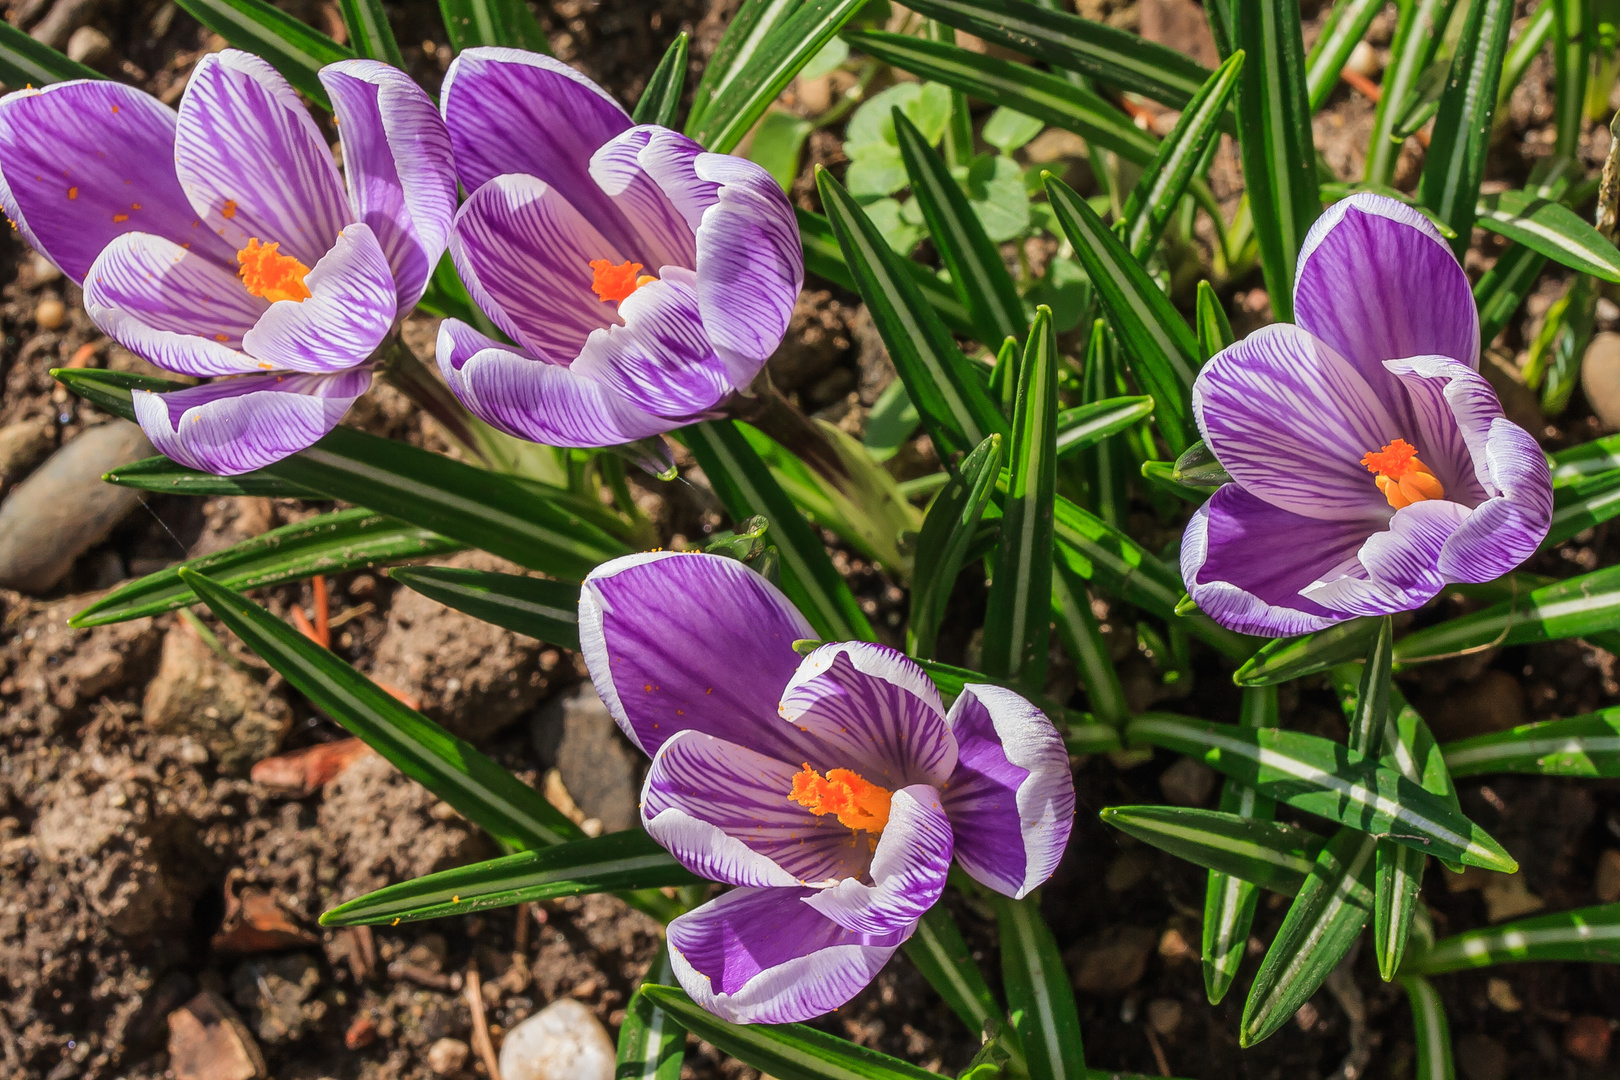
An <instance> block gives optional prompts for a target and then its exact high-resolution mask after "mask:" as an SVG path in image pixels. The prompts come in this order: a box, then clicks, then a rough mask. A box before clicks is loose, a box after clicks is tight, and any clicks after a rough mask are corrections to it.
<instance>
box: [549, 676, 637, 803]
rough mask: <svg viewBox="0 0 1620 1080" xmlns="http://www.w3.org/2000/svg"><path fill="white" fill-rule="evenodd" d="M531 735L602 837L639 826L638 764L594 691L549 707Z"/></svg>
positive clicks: (585, 689) (586, 687)
mask: <svg viewBox="0 0 1620 1080" xmlns="http://www.w3.org/2000/svg"><path fill="white" fill-rule="evenodd" d="M531 733H532V735H533V739H534V746H535V751H536V752H537V753H538V754H539V755H540V756H541V758H542V759H543V760H546V761H551V762H554V763H555V764H556V766H557V772H558V773H559V774H561V778H562V782H563V787H565V788H567V789H568V794H569V795H570V796H572V798H573V800H574V803H575V805H576V806H578V807H579V808H580V810H581V811H583V812H584V814H585V816H586V817H587V818H596V819H598V820H599V821H601V823H602V831H603V832H618V831H619V830H620V829H628V828H630V827H632V826H633V825H635V823H636V807H637V803H638V801H639V795H638V793H639V790H640V789H639V785H638V784H637V782H636V772H637V768H636V767H637V759H636V756H635V755H634V754H632V753H631V752H630V749H629V747H628V746H626V745H625V742H624V740H623V739H622V738H621V737H620V735H619V726H618V724H616V723H615V722H614V720H613V716H612V714H611V713H609V712H608V710H607V706H606V705H604V704H602V699H601V698H600V697H599V696H597V693H596V688H595V687H594V686H592V685H591V684H590V683H584V684H582V685H581V686H579V687H578V688H576V689H575V690H573V691H571V692H570V693H568V694H565V695H563V696H562V697H560V698H558V699H557V700H555V701H552V702H549V703H547V705H546V706H545V707H544V708H543V709H541V710H540V712H539V715H537V716H536V717H535V722H534V727H533V729H532V732H531Z"/></svg>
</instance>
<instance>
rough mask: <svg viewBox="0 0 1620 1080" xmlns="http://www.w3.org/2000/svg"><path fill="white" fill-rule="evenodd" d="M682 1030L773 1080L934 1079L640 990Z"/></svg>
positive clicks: (801, 1031) (813, 1035) (885, 1059)
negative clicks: (721, 1017)
mask: <svg viewBox="0 0 1620 1080" xmlns="http://www.w3.org/2000/svg"><path fill="white" fill-rule="evenodd" d="M641 992H642V993H643V994H645V995H646V996H647V997H648V999H650V1000H651V1001H652V1003H653V1004H655V1005H657V1006H658V1007H659V1008H660V1009H663V1010H664V1011H665V1012H667V1013H669V1014H670V1015H671V1016H673V1017H674V1018H675V1020H676V1022H677V1023H679V1024H680V1025H681V1026H682V1027H684V1028H685V1029H686V1030H688V1031H690V1032H691V1033H692V1034H694V1035H696V1036H697V1037H698V1038H700V1039H703V1040H704V1041H705V1042H708V1043H712V1044H713V1045H714V1046H716V1047H718V1048H719V1049H720V1050H721V1051H723V1052H724V1053H727V1054H730V1055H731V1056H732V1057H734V1058H736V1059H737V1060H738V1061H741V1062H742V1063H743V1064H745V1065H752V1066H753V1067H754V1068H756V1069H758V1070H760V1071H761V1072H765V1073H769V1074H770V1075H772V1076H774V1077H776V1078H777V1080H939V1074H937V1073H931V1072H928V1071H927V1070H926V1069H919V1068H918V1067H917V1066H915V1065H908V1064H907V1063H906V1062H904V1061H901V1060H900V1059H899V1058H895V1057H890V1056H889V1055H888V1054H884V1053H881V1052H879V1051H877V1050H868V1049H867V1048H866V1047H864V1046H858V1045H856V1044H855V1043H852V1042H850V1041H849V1040H848V1039H840V1038H838V1037H837V1036H836V1035H828V1034H827V1033H826V1032H823V1031H817V1030H816V1029H815V1028H813V1027H807V1026H805V1025H804V1024H731V1023H727V1022H726V1021H724V1020H722V1019H720V1018H719V1017H718V1016H716V1015H714V1014H713V1013H711V1012H709V1011H708V1010H706V1009H704V1008H703V1007H702V1006H701V1005H698V1004H697V1003H696V1002H694V1001H693V1000H692V999H691V998H689V997H687V996H686V995H685V994H684V993H683V992H681V991H680V990H679V989H677V988H676V987H673V986H652V985H646V986H643V987H642V988H641Z"/></svg>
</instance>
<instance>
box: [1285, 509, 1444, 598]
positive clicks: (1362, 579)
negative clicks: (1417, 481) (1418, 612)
mask: <svg viewBox="0 0 1620 1080" xmlns="http://www.w3.org/2000/svg"><path fill="white" fill-rule="evenodd" d="M1472 513H1473V511H1471V510H1469V509H1468V508H1467V507H1465V506H1462V505H1460V504H1458V503H1454V502H1451V501H1449V500H1447V499H1427V500H1425V501H1423V502H1419V503H1413V504H1412V505H1410V506H1406V507H1403V508H1402V509H1400V510H1397V511H1395V516H1394V517H1392V518H1390V521H1389V528H1387V529H1382V530H1380V531H1378V532H1375V533H1373V534H1372V535H1371V536H1369V537H1368V538H1367V542H1366V543H1365V544H1363V545H1361V550H1360V551H1358V552H1356V559H1355V563H1354V564H1353V565H1350V566H1347V567H1345V568H1344V571H1343V572H1342V573H1340V574H1337V575H1333V576H1331V577H1328V578H1325V579H1324V580H1322V581H1319V582H1317V583H1315V584H1313V585H1310V586H1308V587H1307V588H1305V589H1304V590H1303V593H1304V595H1305V596H1306V597H1307V598H1308V599H1311V600H1315V601H1316V602H1318V603H1320V604H1322V605H1323V606H1325V607H1328V608H1331V609H1333V610H1334V611H1338V612H1341V613H1343V614H1344V615H1345V616H1353V615H1390V614H1393V613H1395V612H1397V611H1411V610H1413V609H1415V608H1420V607H1422V606H1423V605H1424V604H1427V603H1428V602H1429V601H1430V600H1433V599H1434V598H1435V597H1436V596H1438V595H1439V593H1440V590H1441V589H1442V588H1444V587H1445V585H1446V577H1445V575H1444V574H1443V573H1441V571H1440V557H1441V553H1442V552H1443V551H1444V550H1445V546H1446V543H1447V542H1448V541H1449V540H1450V539H1451V537H1452V535H1453V534H1454V533H1456V531H1457V530H1458V529H1459V528H1461V526H1462V524H1463V523H1464V522H1465V521H1467V520H1468V517H1469V515H1470V514H1472Z"/></svg>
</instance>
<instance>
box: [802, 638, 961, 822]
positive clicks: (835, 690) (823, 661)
mask: <svg viewBox="0 0 1620 1080" xmlns="http://www.w3.org/2000/svg"><path fill="white" fill-rule="evenodd" d="M780 712H781V715H782V716H783V718H784V719H786V720H787V721H788V722H789V723H791V724H793V725H795V726H797V727H798V728H799V729H800V730H802V731H805V732H808V733H810V734H811V735H814V736H815V737H816V738H817V739H819V740H820V741H821V742H822V743H824V744H825V745H826V746H827V747H828V748H829V750H830V752H831V754H832V756H831V757H829V758H828V759H826V760H825V762H822V761H815V760H814V759H812V761H813V763H814V764H815V765H816V768H817V769H818V770H822V769H828V768H842V769H850V770H852V771H853V772H856V773H859V774H860V776H861V777H862V778H863V779H865V780H869V781H871V782H872V783H874V784H877V785H879V786H880V787H886V788H888V789H889V790H891V791H893V790H895V789H897V788H901V787H906V786H908V785H911V784H933V785H935V786H939V785H942V784H944V783H945V781H946V780H947V779H949V778H950V775H951V770H952V769H954V768H955V767H956V740H955V739H954V738H952V736H951V732H950V729H949V728H948V727H947V726H946V723H945V708H944V706H943V705H942V704H941V702H940V699H939V690H938V689H937V688H936V687H935V686H934V684H933V681H932V680H930V679H929V678H928V676H927V675H925V674H924V673H923V670H922V668H920V667H918V666H917V664H916V663H915V662H914V661H912V660H910V659H908V658H907V657H906V656H905V655H904V654H903V653H900V652H897V651H896V650H894V649H891V648H889V647H888V646H886V645H873V644H869V643H866V642H858V641H850V642H843V643H840V644H836V645H823V646H821V648H819V649H817V650H816V651H815V652H813V653H811V654H810V655H809V656H807V657H805V658H804V662H803V663H802V664H800V665H799V666H798V670H797V671H795V672H794V673H793V679H792V681H791V682H789V683H788V684H787V687H786V689H785V690H783V691H782V704H781V707H780Z"/></svg>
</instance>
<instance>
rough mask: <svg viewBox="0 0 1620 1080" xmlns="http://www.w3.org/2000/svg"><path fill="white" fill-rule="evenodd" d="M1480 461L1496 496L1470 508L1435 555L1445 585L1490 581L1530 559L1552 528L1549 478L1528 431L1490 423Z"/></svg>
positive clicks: (1501, 420)
mask: <svg viewBox="0 0 1620 1080" xmlns="http://www.w3.org/2000/svg"><path fill="white" fill-rule="evenodd" d="M1484 460H1485V466H1486V470H1487V472H1488V474H1489V476H1490V483H1491V486H1492V487H1493V488H1495V489H1496V490H1498V491H1500V492H1502V494H1500V495H1497V496H1495V497H1494V498H1491V499H1489V500H1487V501H1486V502H1484V503H1482V504H1480V505H1479V506H1477V507H1475V508H1474V512H1473V514H1472V515H1470V516H1469V518H1468V520H1467V521H1465V522H1463V524H1462V527H1461V528H1459V529H1458V530H1457V531H1456V532H1455V533H1453V534H1452V535H1451V538H1450V539H1449V540H1447V541H1446V545H1445V547H1444V548H1443V549H1442V550H1441V552H1440V572H1441V573H1442V574H1443V575H1445V578H1446V580H1447V581H1472V582H1481V581H1494V580H1495V579H1497V578H1499V577H1501V576H1502V575H1503V574H1505V573H1507V572H1508V571H1510V570H1513V569H1515V568H1516V567H1518V565H1519V564H1520V563H1522V562H1524V560H1526V559H1528V558H1529V557H1530V556H1531V555H1534V554H1535V552H1536V549H1537V548H1538V547H1540V546H1541V542H1542V541H1543V540H1545V539H1546V538H1547V531H1548V530H1549V529H1550V528H1551V527H1552V508H1553V503H1552V475H1551V473H1550V472H1549V471H1548V468H1547V456H1546V455H1545V454H1543V453H1542V452H1541V447H1539V446H1537V445H1536V440H1535V439H1534V438H1532V437H1531V435H1530V433H1529V432H1527V431H1525V430H1524V429H1523V428H1521V427H1519V426H1518V425H1517V424H1515V423H1513V422H1512V421H1511V420H1507V419H1504V418H1501V417H1498V418H1497V419H1495V420H1493V421H1492V422H1491V427H1490V435H1489V437H1488V439H1487V440H1486V444H1485V453H1484Z"/></svg>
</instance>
